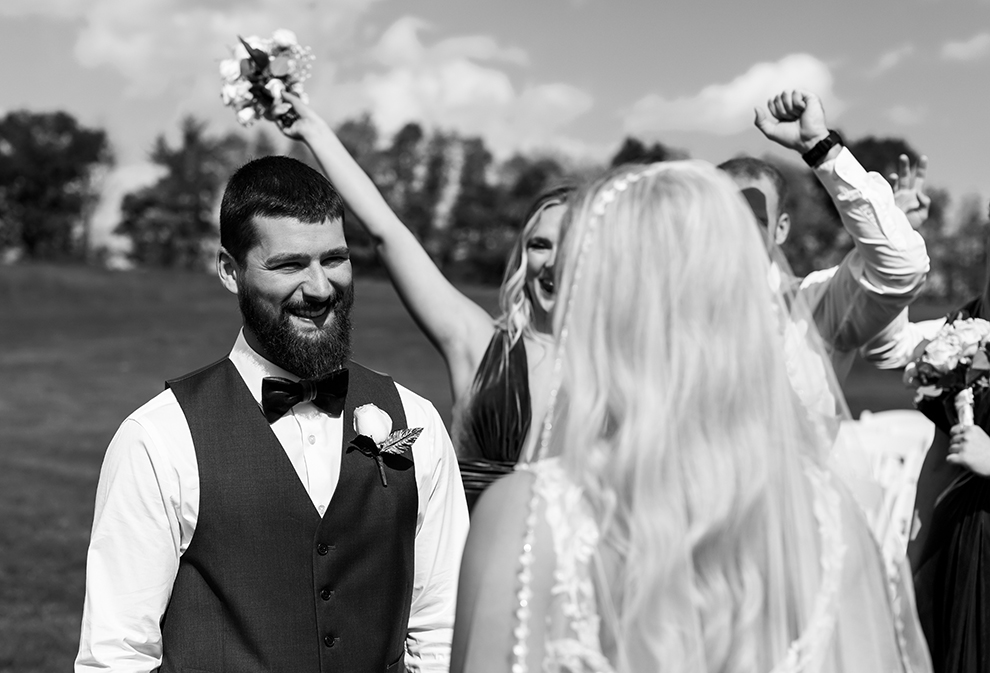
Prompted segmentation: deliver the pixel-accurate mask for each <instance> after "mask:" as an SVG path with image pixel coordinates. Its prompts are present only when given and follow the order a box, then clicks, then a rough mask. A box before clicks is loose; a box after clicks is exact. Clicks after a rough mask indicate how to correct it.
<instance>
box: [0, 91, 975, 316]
mask: <svg viewBox="0 0 990 673" xmlns="http://www.w3.org/2000/svg"><path fill="white" fill-rule="evenodd" d="M179 130H180V133H179V138H178V141H177V142H176V143H170V142H169V141H168V140H167V139H166V137H165V135H164V134H162V135H159V136H158V137H157V139H156V140H155V142H154V144H153V146H152V149H151V151H150V153H149V158H150V160H151V161H152V162H153V163H154V164H156V165H157V166H158V167H160V168H161V177H160V178H159V179H158V180H157V181H156V182H154V183H153V184H150V185H148V186H145V187H142V188H139V189H136V190H135V191H132V192H131V193H128V194H126V195H125V196H124V199H123V201H122V203H121V212H120V221H119V223H118V224H117V225H116V228H115V230H114V231H115V233H116V234H118V235H120V236H123V237H125V238H126V239H128V241H129V244H130V247H129V251H128V253H127V255H128V257H129V259H130V261H131V262H133V263H134V264H135V265H138V266H159V267H175V268H186V269H194V268H204V267H207V266H209V264H210V261H211V260H212V257H213V254H214V252H215V248H216V245H217V238H218V223H217V212H218V202H219V198H220V195H221V193H222V190H223V186H224V184H225V183H226V180H227V178H228V177H229V176H230V175H231V173H232V172H233V171H234V170H236V168H237V167H238V166H240V165H242V164H243V163H245V162H247V161H248V160H250V159H252V158H255V157H259V156H265V155H268V154H274V153H278V148H277V145H276V143H275V141H274V140H273V139H272V137H271V136H269V135H267V134H266V133H265V132H264V131H260V132H257V133H255V135H253V136H246V135H244V134H241V133H234V132H231V133H229V134H226V135H215V134H211V133H210V132H209V129H208V127H207V124H206V122H204V121H202V120H198V119H196V118H194V117H187V118H186V119H184V120H183V121H182V122H181V124H180V129H179ZM337 133H338V135H339V137H340V139H341V141H342V142H343V144H344V145H345V146H346V147H347V149H348V150H349V151H350V152H351V154H352V155H353V156H354V157H355V159H356V160H357V161H358V163H359V164H360V165H361V167H362V168H363V169H364V170H365V171H366V172H367V173H368V174H369V175H370V176H371V177H372V179H373V180H374V181H375V183H376V184H377V185H378V188H379V189H380V190H381V192H382V194H383V195H384V197H385V199H386V200H387V201H388V203H389V204H390V205H391V206H392V208H393V209H394V210H395V212H396V213H397V214H398V215H399V217H400V219H401V220H402V221H403V222H405V224H406V225H407V226H408V227H409V228H410V229H411V230H412V231H413V233H414V234H415V235H416V236H417V237H418V238H419V239H420V240H421V241H422V243H423V245H424V246H425V247H426V249H427V251H428V252H429V253H430V255H431V256H432V257H433V258H434V260H436V262H437V264H438V265H439V266H440V267H441V268H442V269H443V270H444V272H445V273H446V274H448V275H449V276H451V277H453V278H456V279H459V280H467V281H475V282H484V283H497V282H498V281H499V280H500V279H501V275H502V269H503V267H504V263H505V259H506V256H507V254H508V251H509V248H510V247H511V245H512V242H513V240H514V238H515V237H516V235H517V234H518V232H519V230H520V229H521V227H522V225H523V222H522V218H523V216H524V214H525V212H526V210H527V208H528V207H529V205H530V203H531V202H532V201H533V199H534V198H535V197H536V196H537V195H538V194H539V193H540V192H541V191H543V190H544V189H546V188H548V187H551V186H554V185H557V184H560V183H562V182H575V183H577V182H580V181H582V180H583V179H585V178H587V177H589V176H590V175H594V174H595V173H597V172H598V171H600V170H603V169H604V168H605V167H606V166H604V165H603V166H585V167H583V168H580V169H576V168H574V167H573V166H569V165H568V164H567V163H566V162H564V161H562V160H559V159H558V158H555V157H552V156H546V155H543V156H530V155H525V154H516V155H514V156H512V157H510V158H509V159H507V160H504V161H496V160H495V159H494V157H493V155H492V154H491V152H490V151H489V150H488V149H487V148H486V147H485V143H484V140H483V139H482V138H478V137H465V136H462V135H459V134H457V133H453V132H449V131H445V130H429V131H428V130H426V129H424V128H423V127H422V126H421V125H419V124H416V123H410V124H407V125H406V126H404V127H403V128H401V129H400V130H399V131H398V132H397V133H395V134H394V135H392V136H391V137H390V138H384V137H382V136H381V134H380V132H379V130H378V128H377V127H376V125H375V123H374V122H373V120H372V119H371V117H370V116H369V115H364V116H362V117H359V118H357V119H352V120H348V121H345V122H344V123H342V124H341V125H340V126H339V127H338V128H337ZM848 145H849V147H850V149H851V150H852V151H853V153H854V154H855V155H856V157H857V158H858V159H859V160H860V162H861V163H863V165H864V166H865V167H866V168H867V170H872V171H877V172H879V173H880V174H881V175H887V174H889V173H891V172H893V171H895V170H896V168H897V158H898V156H899V155H900V154H907V155H908V156H909V157H910V159H911V161H912V163H914V162H916V161H917V159H918V156H919V153H918V152H917V151H916V150H915V149H914V148H913V147H912V146H911V145H910V144H909V143H908V142H907V141H906V140H904V139H901V138H876V137H872V136H871V137H866V138H861V139H858V140H854V141H851V142H849V143H848ZM289 153H290V154H291V155H293V156H295V157H296V158H298V159H300V160H302V161H305V162H307V163H310V164H312V163H313V161H312V158H311V157H310V155H309V153H308V150H306V149H305V147H303V146H302V145H300V144H298V143H296V144H293V145H291V146H290V149H289ZM688 156H689V155H688V153H687V152H686V151H684V150H682V149H679V148H675V147H670V146H667V145H665V144H663V143H661V142H654V143H652V144H648V143H644V142H642V141H641V140H639V139H637V138H631V137H630V138H626V139H625V140H624V141H623V142H622V143H621V145H620V146H619V148H618V150H617V151H616V152H615V154H614V155H613V156H612V157H611V159H610V160H609V162H608V164H609V165H612V166H615V165H619V164H624V163H633V162H652V161H666V160H672V159H682V158H687V157H688ZM767 158H768V159H771V160H772V161H774V163H775V164H776V165H777V166H778V167H779V168H780V169H781V171H782V172H783V173H784V175H785V177H786V179H787V181H788V184H789V195H788V199H787V202H786V204H785V207H786V209H787V210H788V212H790V213H791V219H792V222H794V225H793V228H792V233H791V236H790V237H789V239H788V242H787V243H786V244H785V246H784V250H785V253H786V254H787V256H788V259H789V260H790V262H791V264H792V266H793V267H794V270H795V271H796V272H797V273H799V274H804V273H807V272H809V271H811V270H814V269H818V268H824V267H827V266H831V265H833V264H835V263H837V262H838V261H839V260H840V259H841V258H842V256H843V255H844V254H845V253H846V252H847V251H848V250H849V248H850V247H851V245H852V243H851V241H850V240H849V237H848V235H847V234H846V233H845V231H844V230H843V228H842V225H841V223H840V222H839V219H838V214H837V213H836V211H835V209H834V207H833V206H832V203H831V201H830V199H829V197H828V195H827V193H826V192H825V190H824V189H823V188H822V187H821V185H820V184H819V183H818V181H817V180H816V179H815V177H814V175H813V174H812V173H811V171H810V170H809V169H808V168H807V167H805V166H803V165H800V164H797V163H791V162H786V161H781V160H779V159H774V158H771V157H767ZM936 161H937V158H936ZM113 165H114V155H113V151H112V148H111V146H110V142H109V139H108V136H107V133H106V131H105V130H103V129H99V128H88V127H86V126H84V125H82V124H80V123H79V122H78V121H77V120H76V119H75V118H74V117H73V116H72V115H70V114H68V113H66V112H62V111H58V112H51V113H37V112H30V111H26V110H21V111H14V112H10V113H8V114H6V115H5V116H3V117H2V118H0V259H16V258H27V259H46V260H57V261H70V260H71V261H84V262H90V263H98V262H100V261H103V260H105V258H106V251H105V250H101V249H99V247H98V246H95V245H94V244H93V242H92V232H91V224H92V214H93V209H94V207H95V205H96V204H97V202H98V201H99V198H100V194H101V190H102V187H103V180H104V178H105V176H106V175H107V174H108V173H109V171H110V170H111V169H112V168H113ZM927 191H928V194H929V196H931V198H932V205H931V210H930V215H929V218H928V221H927V222H926V223H925V224H924V225H923V226H922V228H921V233H922V235H923V236H924V238H925V240H926V242H927V243H928V251H929V255H930V257H931V259H932V271H931V273H930V275H929V278H928V282H927V284H926V287H925V295H926V296H927V297H928V298H930V299H935V300H953V301H958V300H960V299H962V298H966V297H969V296H973V295H975V294H977V293H979V292H980V291H982V289H983V285H984V282H985V268H986V255H985V248H986V234H987V231H988V227H987V224H988V223H987V209H986V208H985V205H986V204H983V203H981V202H980V201H979V198H978V197H976V196H965V197H963V198H962V200H961V201H960V203H959V206H958V207H957V208H955V209H954V210H953V212H954V213H955V215H954V216H952V217H950V210H949V206H950V201H951V199H950V195H949V193H948V192H947V191H945V190H944V189H931V188H929V189H928V190H927ZM345 227H346V233H347V236H348V240H349V242H350V245H351V248H352V259H353V260H354V263H355V264H356V265H357V266H359V267H362V268H363V270H365V271H374V270H377V269H378V264H377V260H376V256H375V251H374V248H373V245H372V242H371V240H370V238H369V237H368V236H367V235H366V234H365V233H364V231H363V229H362V228H361V227H360V226H359V223H358V222H357V221H356V219H355V216H354V215H353V213H350V212H347V213H346V214H345Z"/></svg>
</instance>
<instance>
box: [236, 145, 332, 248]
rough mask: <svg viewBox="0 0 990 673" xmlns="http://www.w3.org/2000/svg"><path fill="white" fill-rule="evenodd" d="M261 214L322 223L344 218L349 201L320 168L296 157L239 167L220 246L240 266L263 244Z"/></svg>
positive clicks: (255, 162)
mask: <svg viewBox="0 0 990 673" xmlns="http://www.w3.org/2000/svg"><path fill="white" fill-rule="evenodd" d="M256 216H261V217H291V218H294V219H297V220H299V221H300V222H306V223H312V224H317V223H321V222H324V221H326V220H328V219H329V220H337V219H342V218H343V217H344V202H343V200H342V199H341V198H340V194H338V193H337V190H336V189H334V187H333V185H331V184H330V181H329V180H327V179H326V177H324V176H323V175H322V174H321V173H320V172H319V171H316V170H313V169H312V168H310V167H309V166H307V165H306V164H304V163H303V162H301V161H298V160H297V159H293V158H291V157H282V156H268V157H262V158H260V159H255V160H254V161H251V162H248V163H246V164H244V165H243V166H241V167H240V168H239V169H237V172H236V173H234V175H233V176H231V178H230V180H229V181H228V182H227V188H226V189H225V190H224V192H223V200H222V201H221V202H220V245H222V246H223V247H224V249H225V250H226V251H227V252H229V253H230V255H231V257H233V258H234V260H235V261H236V262H237V263H238V264H243V263H244V259H245V258H246V256H247V253H248V251H249V250H250V249H251V248H252V247H254V246H255V245H256V244H257V243H258V232H257V230H256V229H255V226H254V222H253V219H254V217H256Z"/></svg>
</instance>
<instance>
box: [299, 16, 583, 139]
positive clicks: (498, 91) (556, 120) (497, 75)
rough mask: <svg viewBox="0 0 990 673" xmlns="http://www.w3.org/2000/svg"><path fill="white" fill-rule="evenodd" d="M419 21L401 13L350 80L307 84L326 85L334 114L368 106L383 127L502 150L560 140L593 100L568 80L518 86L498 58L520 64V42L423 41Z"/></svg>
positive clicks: (479, 38) (385, 131) (478, 38)
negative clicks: (412, 128)
mask: <svg viewBox="0 0 990 673" xmlns="http://www.w3.org/2000/svg"><path fill="white" fill-rule="evenodd" d="M424 28H426V24H425V23H423V22H422V21H419V20H418V19H414V18H411V17H405V18H402V19H399V20H398V21H396V22H395V23H394V24H393V25H392V26H390V27H389V28H388V29H387V30H386V31H385V32H384V33H383V34H382V37H381V39H380V40H379V42H378V44H377V45H375V47H374V48H373V49H372V50H371V56H372V58H373V59H374V60H375V62H376V63H377V64H379V65H380V66H384V68H378V69H376V70H374V71H372V72H369V73H365V74H364V75H363V76H360V77H358V78H356V79H353V80H350V81H344V82H335V83H332V84H331V83H324V82H321V83H319V85H318V86H317V87H314V88H313V89H312V90H313V91H317V90H320V89H324V90H329V89H330V88H331V87H332V89H333V91H332V94H331V95H332V98H333V99H334V101H335V102H336V105H335V108H336V114H337V116H340V117H344V116H351V115H353V114H355V113H357V112H359V111H360V110H363V109H369V110H370V111H371V113H372V115H373V117H374V118H375V121H376V122H377V124H378V125H379V128H380V129H381V131H382V132H383V134H385V135H388V134H391V133H393V132H395V131H396V130H398V129H399V128H400V127H401V126H402V125H403V124H405V123H407V122H411V121H416V122H420V123H422V124H424V125H425V126H427V127H440V128H446V129H453V130H456V131H458V132H460V133H462V134H466V135H480V136H482V137H484V139H485V141H486V144H487V145H488V146H489V147H490V148H491V149H492V150H493V151H495V152H496V153H498V154H503V155H504V154H506V153H508V152H511V151H514V150H518V149H530V148H533V147H545V146H547V145H548V144H555V140H558V139H559V140H561V141H563V136H561V135H560V130H561V129H562V128H563V127H565V126H566V125H567V124H568V123H570V122H571V121H573V120H574V119H576V118H577V117H579V116H580V115H582V114H584V113H585V112H587V111H588V110H589V109H590V108H591V106H592V104H593V101H592V98H591V95H590V94H588V93H587V92H585V91H583V90H581V89H579V88H577V87H575V86H572V85H569V84H564V83H532V84H528V85H525V86H523V87H522V88H521V89H520V88H517V87H516V85H515V84H514V83H513V81H512V78H511V77H510V76H509V74H508V73H507V72H506V71H505V70H503V69H501V67H498V66H499V64H504V63H509V64H512V65H523V64H525V63H526V62H527V55H526V53H525V52H524V51H522V50H521V49H518V48H513V47H503V46H501V45H499V44H498V43H497V41H495V40H494V39H493V38H491V37H488V36H470V37H456V38H448V39H444V40H441V41H439V42H437V43H435V44H432V45H427V44H424V43H423V42H422V40H421V39H420V35H419V33H420V32H421V31H422V30H423V29H424ZM325 97H326V96H320V98H325Z"/></svg>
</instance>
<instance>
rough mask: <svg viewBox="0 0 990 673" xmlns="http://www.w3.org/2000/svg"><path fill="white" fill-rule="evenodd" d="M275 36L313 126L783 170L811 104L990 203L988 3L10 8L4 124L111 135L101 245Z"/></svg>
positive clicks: (321, 2) (849, 130) (211, 3)
mask: <svg viewBox="0 0 990 673" xmlns="http://www.w3.org/2000/svg"><path fill="white" fill-rule="evenodd" d="M278 28H287V29H290V30H292V31H294V32H295V33H296V34H297V36H298V38H299V41H300V43H302V44H304V45H308V46H310V47H312V49H313V54H314V56H315V61H314V62H313V76H312V77H311V79H309V80H308V81H307V82H306V85H305V86H306V91H307V92H308V94H309V96H310V99H311V103H312V104H313V106H314V107H315V108H316V109H317V110H318V111H319V112H320V113H321V114H322V115H323V116H324V117H325V118H326V119H327V120H328V121H330V122H331V123H334V122H339V121H342V120H344V119H347V118H352V117H355V116H356V115H359V114H361V113H363V112H365V111H366V112H369V113H370V114H371V115H372V116H373V118H374V119H375V121H376V122H377V124H378V126H379V128H380V129H381V131H382V133H383V135H384V136H386V137H387V136H388V135H389V134H390V133H392V132H394V131H396V130H398V129H399V128H400V127H401V126H402V125H403V124H404V123H406V122H408V121H418V122H420V123H422V124H423V125H424V126H426V127H427V128H443V129H448V130H455V131H458V132H460V133H462V134H464V135H480V136H482V137H483V138H484V139H485V142H486V145H487V146H488V147H489V148H490V149H491V150H492V151H493V153H494V154H495V156H496V158H506V157H508V156H510V155H511V154H512V153H513V152H517V151H523V152H530V153H550V154H553V155H556V156H562V157H568V158H570V159H572V160H573V161H575V162H578V163H587V162H594V161H603V160H606V159H607V158H609V157H610V156H611V155H612V154H613V153H614V152H615V150H616V149H617V148H618V146H619V144H620V143H621V141H622V139H623V138H624V137H625V136H629V135H632V136H635V137H638V138H640V139H642V140H644V141H650V142H652V141H654V140H659V141H662V142H663V143H665V144H666V145H669V146H673V147H678V148H681V149H684V150H686V151H687V152H688V153H689V154H690V155H691V156H692V157H696V158H701V159H705V160H708V161H713V162H719V161H722V160H724V159H726V158H729V157H731V156H735V155H737V154H739V153H742V152H746V153H751V154H757V155H760V154H764V153H766V152H773V153H776V154H780V155H783V156H787V155H786V154H785V153H784V151H783V150H779V151H777V150H775V148H774V147H773V146H771V145H770V144H769V142H768V141H766V140H765V139H764V138H763V137H762V135H761V134H760V133H759V132H758V131H757V130H756V129H755V128H754V127H753V125H752V120H753V107H754V106H755V105H760V104H765V101H766V99H767V98H768V97H769V96H771V95H773V94H775V93H778V92H779V91H781V90H783V89H793V88H801V89H805V90H808V91H812V92H814V93H817V94H818V95H819V96H820V97H821V98H822V100H823V101H824V103H825V110H826V116H827V118H828V120H829V125H830V126H832V127H833V128H837V129H839V130H841V131H842V132H843V133H844V134H845V136H846V137H848V138H851V139H855V138H859V137H862V136H865V135H876V136H896V137H903V138H905V139H907V140H908V142H909V143H910V144H911V145H912V146H913V147H915V148H916V149H917V150H918V151H919V152H921V153H923V154H926V155H927V156H928V157H929V160H930V171H929V182H930V183H931V184H933V185H936V186H940V187H943V188H946V189H948V190H949V191H950V192H951V193H952V195H953V197H954V198H955V199H956V200H959V199H961V198H962V197H963V196H964V195H967V194H972V193H978V194H981V195H986V194H990V129H988V115H987V111H988V110H990V77H988V75H990V0H868V1H866V2H864V1H862V0H858V1H855V2H854V1H851V0H836V1H833V2H819V3H814V4H812V3H806V2H800V1H797V2H795V1H794V0H735V1H727V0H723V1H722V2H713V1H710V0H666V1H664V2H661V1H660V0H489V1H488V2H479V1H478V0H240V1H239V2H234V1H230V0H0V62H2V63H4V66H3V72H4V77H3V80H2V86H0V114H3V113H6V112H8V111H11V110H16V109H28V110H32V111H36V112H42V111H52V110H65V111H68V112H70V113H72V114H73V115H75V116H76V117H77V118H78V119H79V120H80V121H81V122H82V123H83V124H86V125H90V126H99V127H102V128H105V129H106V130H107V131H108V133H109V135H110V139H111V142H112V145H113V149H114V153H115V156H116V167H115V169H114V171H113V173H112V174H111V175H110V176H108V178H107V180H106V198H105V199H104V202H103V204H102V205H101V207H100V209H99V211H98V213H97V223H96V228H97V236H98V237H99V235H100V232H101V231H102V232H104V233H105V232H106V231H109V229H110V228H112V226H113V224H114V223H115V218H116V213H117V210H116V209H117V204H118V203H119V199H120V196H121V195H122V194H123V193H125V192H126V191H129V190H130V189H133V188H135V187H137V186H140V185H142V184H146V183H148V182H149V181H151V180H153V179H154V178H155V175H156V173H155V170H154V168H153V167H152V166H151V165H150V164H149V163H148V161H147V155H148V151H149V149H150V147H151V144H152V142H153V141H154V139H155V138H156V137H157V136H158V135H161V134H164V135H165V136H166V137H167V138H170V139H175V138H176V137H177V129H178V123H179V120H180V119H181V118H182V117H184V116H186V115H189V114H193V115H195V116H197V117H199V118H201V119H205V120H207V121H208V122H209V124H210V126H209V128H210V130H211V131H212V132H215V133H218V134H219V133H226V132H227V131H230V130H238V129H239V128H240V127H239V126H238V125H237V123H236V121H235V118H234V113H233V111H232V110H230V109H229V108H225V107H223V105H222V104H221V102H220V99H219V90H220V80H219V75H218V71H217V68H218V64H219V62H220V61H221V60H222V59H223V58H225V57H227V56H228V55H229V54H230V48H231V47H232V46H233V45H234V43H235V42H236V40H237V36H238V35H244V36H248V35H258V36H261V37H269V36H271V34H272V33H273V32H274V31H275V30H276V29H278ZM258 128H259V126H257V125H256V126H255V127H253V129H251V130H249V131H247V132H248V133H250V132H255V131H256V130H257V129H258ZM268 130H269V132H274V128H271V127H270V128H269V129H268ZM791 158H793V159H795V160H797V159H798V157H797V156H796V155H794V156H792V157H791Z"/></svg>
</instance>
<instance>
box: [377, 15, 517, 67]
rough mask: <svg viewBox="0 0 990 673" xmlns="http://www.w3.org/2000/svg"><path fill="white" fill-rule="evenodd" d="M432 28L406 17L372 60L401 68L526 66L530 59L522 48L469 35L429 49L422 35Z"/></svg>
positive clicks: (387, 33) (388, 34)
mask: <svg viewBox="0 0 990 673" xmlns="http://www.w3.org/2000/svg"><path fill="white" fill-rule="evenodd" d="M429 27H430V25H429V24H428V23H427V22H426V21H423V20H421V19H418V18H416V17H413V16H406V17H403V18H401V19H399V20H397V21H396V22H395V23H393V24H392V25H391V26H389V27H388V29H386V31H385V32H384V33H383V34H382V36H381V38H380V39H379V41H378V44H377V45H376V46H375V47H374V48H373V49H372V57H373V58H375V59H376V60H377V61H378V62H379V63H380V64H381V65H384V66H388V67H393V68H394V67H400V66H403V65H407V64H409V63H412V62H426V61H428V62H433V63H444V62H446V61H449V60H452V59H460V58H466V59H474V60H479V61H502V62H505V63H514V64H516V65H526V64H527V63H528V56H527V55H526V52H525V51H523V50H522V49H520V48H519V47H502V46H501V45H499V44H498V42H497V41H496V40H495V39H494V38H492V37H490V36H488V35H465V36H459V37H451V38H447V39H445V40H441V41H439V42H437V43H436V44H434V45H432V46H430V47H427V46H425V45H424V44H423V43H422V41H421V40H420V37H419V33H420V32H421V31H423V30H427V29H429Z"/></svg>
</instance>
